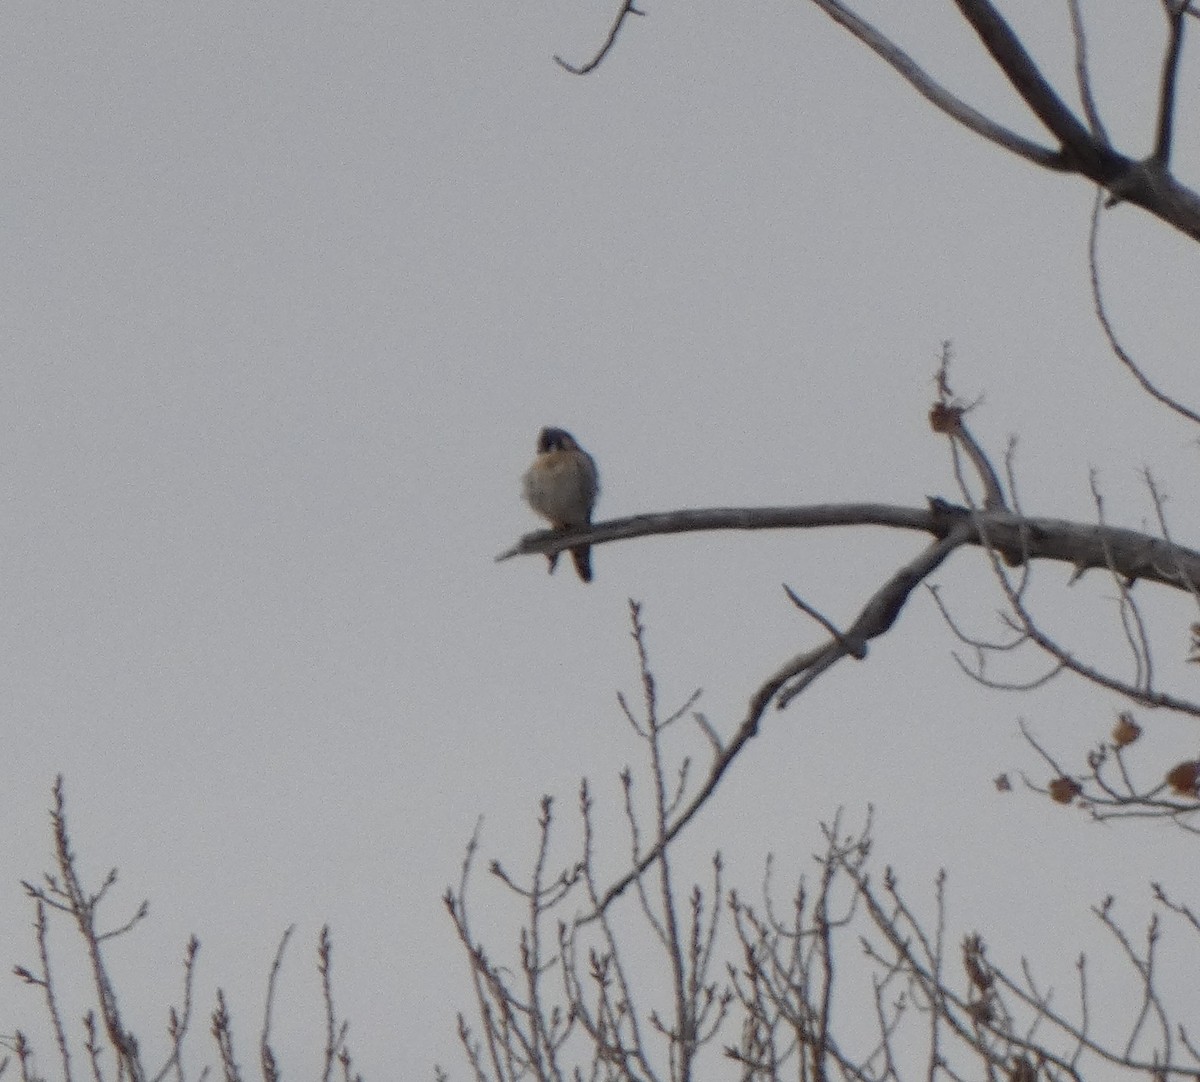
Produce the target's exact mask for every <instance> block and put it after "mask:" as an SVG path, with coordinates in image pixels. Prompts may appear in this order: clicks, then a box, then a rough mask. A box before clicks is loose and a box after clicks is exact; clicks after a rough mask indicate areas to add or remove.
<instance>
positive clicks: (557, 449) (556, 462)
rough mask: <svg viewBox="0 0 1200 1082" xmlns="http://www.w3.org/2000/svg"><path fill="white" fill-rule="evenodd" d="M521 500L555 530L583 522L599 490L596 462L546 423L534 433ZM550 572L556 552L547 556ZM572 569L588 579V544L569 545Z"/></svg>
mask: <svg viewBox="0 0 1200 1082" xmlns="http://www.w3.org/2000/svg"><path fill="white" fill-rule="evenodd" d="M522 487H523V489H524V494H525V500H526V502H528V504H529V506H530V507H532V508H533V510H534V511H536V512H537V513H538V514H539V515H541V516H542V518H544V519H546V521H547V522H549V523H550V525H551V526H552V527H554V529H556V530H569V529H572V528H574V527H577V526H587V525H589V524H590V523H591V521H592V508H593V507H595V505H596V497H597V496H598V495H599V494H600V475H599V473H598V472H597V471H596V462H595V459H593V458H592V456H591V455H589V454H588V453H587V451H585V450H584V449H583V448H582V447H580V446H579V444H578V443H577V442H576V441H575V437H574V436H572V435H571V433H570V432H567V431H565V430H563V429H561V428H552V427H547V428H543V429H542V430H541V432H539V433H538V438H537V456H536V457H535V458H534V460H533V465H532V466H530V467H529V469H527V470H526V471H525V476H524V477H523V478H522ZM547 559H548V560H549V561H550V573H551V574H553V573H554V568H555V566H556V565H557V563H558V553H557V552H555V553H550V554H548V556H547ZM571 559H572V560H573V561H574V563H575V570H576V571H577V572H578V573H579V577H580V578H581V579H583V581H584V582H591V581H592V548H591V546H590V545H579V546H577V547H576V548H573V549H571Z"/></svg>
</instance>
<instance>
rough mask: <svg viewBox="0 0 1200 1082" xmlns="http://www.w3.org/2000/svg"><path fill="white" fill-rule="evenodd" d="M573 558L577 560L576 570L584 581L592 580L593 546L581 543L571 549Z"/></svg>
mask: <svg viewBox="0 0 1200 1082" xmlns="http://www.w3.org/2000/svg"><path fill="white" fill-rule="evenodd" d="M571 559H572V560H574V561H575V570H576V571H578V572H579V577H580V578H581V579H583V581H584V582H591V581H592V546H591V545H580V546H579V548H574V549H571Z"/></svg>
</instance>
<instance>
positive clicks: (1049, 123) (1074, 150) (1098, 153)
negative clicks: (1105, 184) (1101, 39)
mask: <svg viewBox="0 0 1200 1082" xmlns="http://www.w3.org/2000/svg"><path fill="white" fill-rule="evenodd" d="M954 2H955V4H957V6H958V10H959V11H960V12H962V16H963V18H964V19H966V20H967V22H968V23H970V24H971V28H972V29H973V30H974V31H975V33H976V34H978V35H979V40H980V41H982V42H983V46H984V48H985V49H987V51H988V52H989V53H991V55H992V59H993V60H994V61H995V62H996V64H997V66H998V67H999V68H1000V70H1001V71H1002V72H1004V74H1005V76H1006V77H1007V78H1008V81H1009V82H1010V83H1012V86H1013V89H1014V90H1015V91H1016V92H1017V93H1018V94H1020V95H1021V97H1022V98H1023V99H1024V101H1025V104H1026V105H1028V106H1029V108H1030V109H1031V110H1032V111H1033V114H1034V116H1036V117H1037V118H1038V120H1040V121H1041V122H1042V124H1043V125H1044V126H1045V127H1046V130H1047V131H1049V132H1050V133H1051V134H1052V135H1053V136H1054V137H1055V138H1056V139H1057V140H1058V141H1059V142H1060V143H1061V144H1062V147H1063V149H1064V151H1066V152H1067V154H1068V155H1069V156H1070V158H1071V159H1072V165H1075V164H1076V163H1078V165H1079V166H1080V167H1082V165H1083V163H1085V162H1089V163H1092V165H1093V168H1095V167H1096V166H1099V165H1100V164H1101V163H1102V162H1103V163H1104V164H1105V165H1106V166H1107V167H1109V168H1111V167H1112V165H1113V164H1114V163H1112V162H1111V158H1112V154H1111V152H1105V148H1103V147H1101V146H1099V145H1098V143H1097V141H1096V140H1095V139H1094V138H1093V136H1092V134H1091V132H1089V131H1088V130H1087V128H1086V127H1085V126H1084V124H1083V123H1082V122H1081V121H1080V120H1079V118H1078V117H1077V116H1076V115H1075V114H1074V113H1073V112H1072V111H1071V110H1070V108H1069V107H1068V106H1067V104H1066V102H1064V101H1063V100H1062V98H1060V97H1059V96H1058V92H1057V91H1056V90H1055V89H1054V87H1053V86H1051V85H1050V82H1049V81H1048V80H1047V79H1046V77H1045V76H1044V75H1043V74H1042V73H1041V71H1040V70H1039V68H1038V66H1037V64H1035V63H1034V62H1033V57H1031V56H1030V55H1029V53H1028V51H1027V50H1026V48H1025V46H1024V45H1023V44H1021V39H1020V38H1019V37H1017V35H1016V34H1015V33H1014V32H1013V29H1012V27H1011V26H1009V25H1008V23H1007V22H1006V21H1005V19H1004V16H1003V15H1001V14H1000V12H999V11H997V10H996V8H995V7H994V6H993V5H992V4H991V2H990V0H954ZM1105 159H1110V160H1109V161H1105ZM1119 172H1121V170H1118V171H1117V172H1114V174H1113V176H1114V177H1115V176H1116V175H1118V173H1119Z"/></svg>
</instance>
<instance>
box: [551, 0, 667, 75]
mask: <svg viewBox="0 0 1200 1082" xmlns="http://www.w3.org/2000/svg"><path fill="white" fill-rule="evenodd" d="M645 14H646V13H645V12H644V11H638V9H637V8H635V7H634V6H633V0H625V2H624V3H623V4H622V5H621V10H620V11H619V12H617V17H616V19H614V20H613V24H612V28H611V29H610V30H609V32H608V37H607V39H605V42H604V44H603V45H601V46H600V51H599V52H597V53H596V55H595V56H593V57H592V59H591V60H589V61H588V62H587V63H586V64H584V65H583V66H582V67H576V66H575V65H574V64H569V63H567V61H565V60H564V59H563V58H562V57H561V56H557V55H556V56H555V57H554V62H555V63H556V64H557V65H558V66H559V67H560V68H562V69H563V70H564V71H569V72H570V73H571V74H572V75H587V74H588V72H590V71H594V70H595V69H596V68H597V67H598V66H599V65H600V62H601V61H602V60H603V59H604V58H605V57H606V56H608V54H609V51H610V50H611V49H612V47H613V46H614V45H615V44H616V42H617V35H618V34H620V33H621V28H622V27H623V26H624V25H625V20H626V19H627V18H628V17H629V16H630V15H645Z"/></svg>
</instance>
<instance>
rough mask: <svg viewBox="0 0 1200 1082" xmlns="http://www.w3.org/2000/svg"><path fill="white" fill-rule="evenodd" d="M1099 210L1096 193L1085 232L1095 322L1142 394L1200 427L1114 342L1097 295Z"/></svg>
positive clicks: (1191, 413)
mask: <svg viewBox="0 0 1200 1082" xmlns="http://www.w3.org/2000/svg"><path fill="white" fill-rule="evenodd" d="M1100 210H1101V199H1100V195H1099V193H1097V195H1096V201H1095V205H1094V206H1093V207H1092V225H1091V229H1090V230H1089V231H1088V271H1089V273H1090V277H1091V284H1092V307H1093V308H1094V309H1095V312H1096V319H1097V320H1099V322H1100V329H1101V330H1103V331H1104V337H1105V338H1107V339H1108V348H1109V349H1111V350H1112V351H1113V354H1114V356H1115V357H1116V358H1117V360H1118V361H1120V362H1121V363H1122V364H1123V365H1124V366H1125V367H1126V368H1128V369H1129V371H1130V373H1131V374H1132V375H1133V378H1134V379H1136V380H1137V381H1138V383H1139V384H1140V385H1141V388H1142V390H1143V391H1145V392H1146V393H1147V394H1148V395H1149V396H1150V397H1151V398H1153V399H1154V400H1155V401H1156V402H1159V403H1161V404H1162V405H1164V406H1166V407H1167V409H1170V410H1173V411H1174V412H1175V413H1178V414H1179V415H1180V416H1181V417H1186V418H1187V419H1188V420H1189V421H1193V422H1195V423H1196V424H1200V413H1196V412H1195V411H1194V410H1190V409H1188V407H1187V406H1185V405H1183V403H1181V402H1177V401H1176V400H1175V399H1174V398H1172V397H1171V396H1170V395H1169V394H1167V393H1166V392H1164V391H1160V390H1159V389H1158V388H1157V387H1156V386H1155V385H1154V384H1153V383H1151V382H1150V380H1149V379H1147V378H1146V375H1145V373H1144V372H1143V371H1142V370H1141V368H1139V367H1138V364H1137V362H1136V361H1135V360H1134V359H1133V358H1132V357H1131V356H1130V355H1129V354H1128V353H1127V352H1126V350H1125V347H1124V346H1122V345H1121V343H1120V341H1119V340H1118V339H1117V332H1116V330H1114V328H1113V325H1112V323H1111V322H1110V321H1109V318H1108V312H1107V310H1106V309H1105V307H1104V296H1103V294H1102V293H1101V291H1100V259H1099V247H1100Z"/></svg>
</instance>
